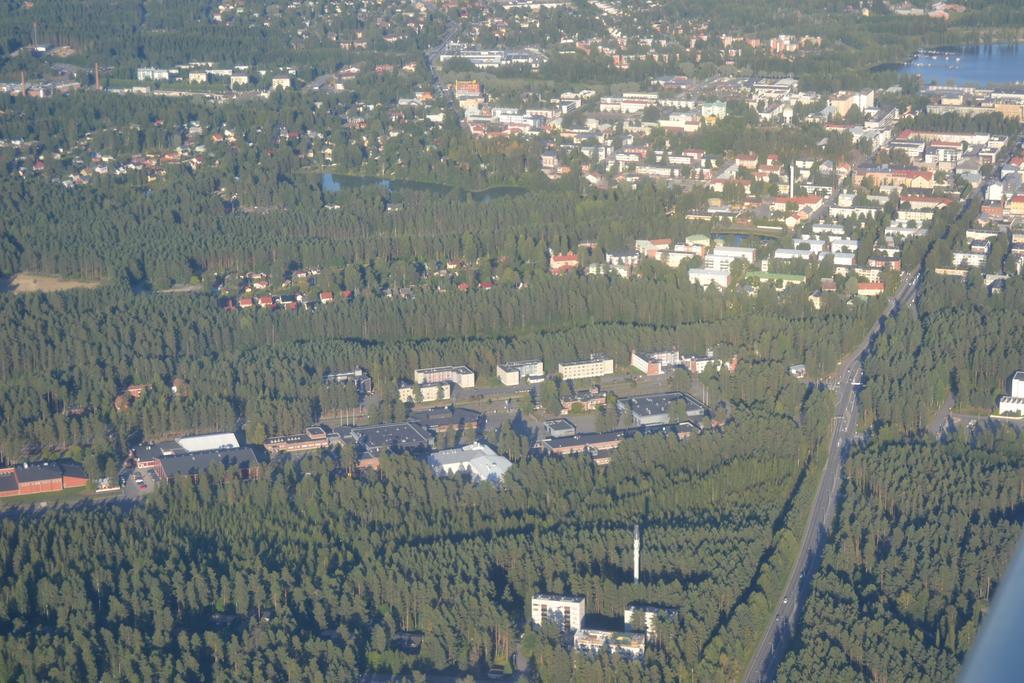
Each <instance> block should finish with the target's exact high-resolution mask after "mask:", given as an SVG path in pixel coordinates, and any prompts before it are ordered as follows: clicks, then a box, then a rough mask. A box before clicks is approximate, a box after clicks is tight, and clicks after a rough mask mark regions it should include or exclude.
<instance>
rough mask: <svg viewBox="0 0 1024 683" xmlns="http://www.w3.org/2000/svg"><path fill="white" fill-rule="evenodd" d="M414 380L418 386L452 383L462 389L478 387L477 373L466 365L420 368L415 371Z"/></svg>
mask: <svg viewBox="0 0 1024 683" xmlns="http://www.w3.org/2000/svg"><path fill="white" fill-rule="evenodd" d="M412 379H413V381H414V382H415V383H416V384H432V383H434V382H451V383H452V384H454V385H455V386H457V387H460V388H462V389H472V388H473V387H474V386H476V373H475V372H473V371H472V370H470V369H469V368H467V367H466V366H465V365H445V366H443V367H438V368H420V369H418V370H415V371H413V375H412Z"/></svg>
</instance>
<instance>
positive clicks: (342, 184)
mask: <svg viewBox="0 0 1024 683" xmlns="http://www.w3.org/2000/svg"><path fill="white" fill-rule="evenodd" d="M320 183H321V186H322V187H323V189H324V192H338V191H340V190H342V189H345V188H354V187H367V186H370V185H377V186H379V187H383V188H384V189H386V190H388V191H394V192H401V191H402V190H411V191H413V192H432V193H434V194H449V193H452V192H454V193H456V194H457V195H458V196H459V199H461V200H462V201H465V200H467V199H473V200H475V201H478V202H484V203H486V202H489V201H491V200H492V199H501V198H502V197H518V196H519V195H522V194H526V190H525V189H523V188H521V187H492V188H489V189H487V190H478V191H476V192H467V191H466V190H460V189H458V188H455V187H451V186H450V185H441V184H439V183H423V182H419V181H416V180H390V179H388V178H372V177H368V176H350V175H342V176H334V175H333V174H331V173H324V174H323V177H322V178H321V180H320Z"/></svg>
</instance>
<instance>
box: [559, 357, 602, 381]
mask: <svg viewBox="0 0 1024 683" xmlns="http://www.w3.org/2000/svg"><path fill="white" fill-rule="evenodd" d="M613 372H615V362H614V361H613V360H612V359H611V358H609V357H608V356H605V355H604V354H601V353H593V354H591V355H590V358H588V359H586V360H576V361H570V362H568V363H559V364H558V374H560V375H561V376H562V379H565V380H571V379H589V378H591V377H603V376H605V375H610V374H612V373H613Z"/></svg>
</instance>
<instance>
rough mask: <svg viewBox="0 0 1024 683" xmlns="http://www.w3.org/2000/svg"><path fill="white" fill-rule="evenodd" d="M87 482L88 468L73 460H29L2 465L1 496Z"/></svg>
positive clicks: (59, 488) (0, 472) (76, 485)
mask: <svg viewBox="0 0 1024 683" xmlns="http://www.w3.org/2000/svg"><path fill="white" fill-rule="evenodd" d="M88 481H89V476H88V475H87V474H86V473H85V470H84V469H83V468H82V466H81V465H79V464H78V463H76V462H74V461H73V460H57V461H55V462H34V463H27V462H26V463H21V464H19V465H15V466H13V467H3V468H0V498H7V497H12V496H28V495H32V494H33V493H52V492H54V491H63V490H64V489H73V488H80V487H82V486H85V485H86V483H88Z"/></svg>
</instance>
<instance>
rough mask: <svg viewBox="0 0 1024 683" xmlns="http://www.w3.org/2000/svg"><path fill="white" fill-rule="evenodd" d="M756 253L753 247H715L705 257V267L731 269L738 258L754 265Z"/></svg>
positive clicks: (709, 268)
mask: <svg viewBox="0 0 1024 683" xmlns="http://www.w3.org/2000/svg"><path fill="white" fill-rule="evenodd" d="M756 253H757V252H756V251H755V250H754V249H753V248H752V247H715V248H714V250H713V251H712V252H711V253H710V254H708V255H706V256H705V257H704V267H705V268H707V269H708V270H729V267H730V266H732V262H733V261H735V260H736V259H743V260H744V261H746V262H747V263H750V264H751V265H753V263H754V258H755V255H756Z"/></svg>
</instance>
